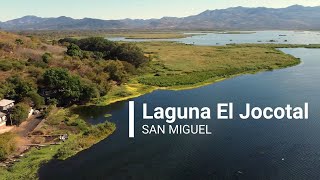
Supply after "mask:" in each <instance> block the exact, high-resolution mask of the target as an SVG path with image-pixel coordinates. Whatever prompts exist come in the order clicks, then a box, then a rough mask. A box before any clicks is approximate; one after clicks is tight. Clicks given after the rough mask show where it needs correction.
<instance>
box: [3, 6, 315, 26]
mask: <svg viewBox="0 0 320 180" xmlns="http://www.w3.org/2000/svg"><path fill="white" fill-rule="evenodd" d="M292 6H302V7H306V8H310V7H320V5H319V6H304V5H300V4H294V5H290V6H286V7H281V8H272V7H265V6H257V7H245V6H231V7H228V8H217V9H206V10H203V11H201V12H199V13H198V14H191V15H188V16H162V17H160V18H122V19H120V18H119V19H102V18H95V17H88V16H86V17H83V18H74V17H71V16H67V15H61V16H50V17H44V16H37V15H31V14H30V15H25V16H21V17H17V18H14V19H10V20H6V21H0V22H1V23H6V22H9V21H12V20H16V19H20V18H24V17H38V18H44V19H45V18H47V19H50V18H60V17H66V18H71V19H74V20H82V19H96V20H104V21H121V20H152V19H163V18H185V17H190V16H195V15H199V14H201V13H203V12H206V11H215V10H225V9H232V8H248V9H254V8H266V9H286V8H289V7H292Z"/></svg>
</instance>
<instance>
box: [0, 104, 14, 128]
mask: <svg viewBox="0 0 320 180" xmlns="http://www.w3.org/2000/svg"><path fill="white" fill-rule="evenodd" d="M13 106H14V101H13V100H9V99H2V100H1V101H0V127H2V126H5V125H6V122H7V119H8V117H7V116H8V111H9V110H10V109H11V108H13Z"/></svg>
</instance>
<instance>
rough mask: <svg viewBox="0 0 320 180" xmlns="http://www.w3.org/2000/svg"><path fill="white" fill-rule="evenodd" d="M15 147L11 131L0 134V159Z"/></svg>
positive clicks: (4, 157) (3, 158)
mask: <svg viewBox="0 0 320 180" xmlns="http://www.w3.org/2000/svg"><path fill="white" fill-rule="evenodd" d="M15 149H16V139H15V136H14V134H12V133H4V134H1V135H0V160H5V159H6V158H7V157H8V155H10V154H11V153H12V152H14V151H15Z"/></svg>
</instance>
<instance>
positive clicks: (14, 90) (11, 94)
mask: <svg viewBox="0 0 320 180" xmlns="http://www.w3.org/2000/svg"><path fill="white" fill-rule="evenodd" d="M7 82H8V86H9V87H8V91H7V93H6V95H5V97H7V98H10V99H14V100H15V101H18V102H20V101H21V100H22V99H23V98H25V97H28V94H29V93H31V92H35V91H36V89H35V87H34V85H33V84H31V83H30V82H28V81H25V80H23V79H21V78H20V77H19V76H13V77H10V78H8V79H7Z"/></svg>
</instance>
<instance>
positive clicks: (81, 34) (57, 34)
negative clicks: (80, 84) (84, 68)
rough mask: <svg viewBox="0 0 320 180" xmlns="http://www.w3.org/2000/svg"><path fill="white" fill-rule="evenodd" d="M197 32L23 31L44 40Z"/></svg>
mask: <svg viewBox="0 0 320 180" xmlns="http://www.w3.org/2000/svg"><path fill="white" fill-rule="evenodd" d="M190 32H192V33H195V34H184V32H179V31H143V30H140V31H127V30H118V31H112V30H88V31H77V30H74V31H30V32H29V31H23V32H20V34H21V35H24V36H36V37H38V38H40V39H43V40H59V39H61V38H65V37H73V38H85V37H92V36H95V37H125V38H127V39H172V38H174V39H176V38H185V37H190V36H194V35H196V33H197V32H198V31H195V32H194V31H190Z"/></svg>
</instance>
